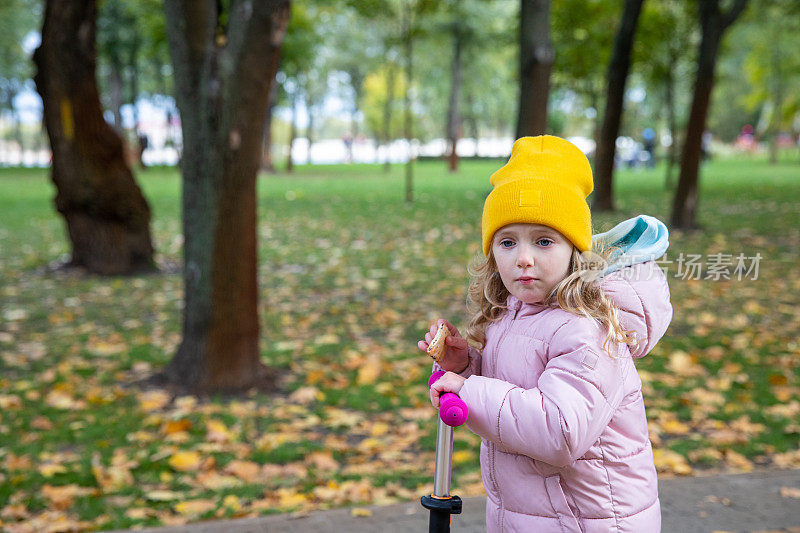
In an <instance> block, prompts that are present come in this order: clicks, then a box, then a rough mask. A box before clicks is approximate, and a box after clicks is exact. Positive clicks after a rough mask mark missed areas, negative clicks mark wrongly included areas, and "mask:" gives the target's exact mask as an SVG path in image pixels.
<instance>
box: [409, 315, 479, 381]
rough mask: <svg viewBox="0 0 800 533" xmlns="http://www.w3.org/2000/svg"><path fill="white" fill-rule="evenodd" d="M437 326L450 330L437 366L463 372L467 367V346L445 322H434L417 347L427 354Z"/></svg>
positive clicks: (451, 326)
mask: <svg viewBox="0 0 800 533" xmlns="http://www.w3.org/2000/svg"><path fill="white" fill-rule="evenodd" d="M439 324H444V325H445V326H447V329H448V330H450V335H448V336H447V337H446V338H445V339H444V354H442V357H441V359H440V360H439V366H441V367H442V369H443V370H448V371H450V372H463V371H464V370H466V369H467V365H469V344H467V340H466V339H464V338H463V337H462V336H461V334H460V333H459V332H458V329H457V328H456V327H455V326H454V325H453V324H451V323H450V322H448V321H447V320H445V319H443V318H440V319H439V320H437V321H436V322H434V323H433V325H432V326H431V329H430V331H429V332H427V333H426V334H425V340H424V341H419V342H418V343H417V346H418V347H419V349H420V350H422V351H423V352H427V351H428V345H429V344H430V342H431V341H432V340H433V337H434V335H436V330H437V329H439Z"/></svg>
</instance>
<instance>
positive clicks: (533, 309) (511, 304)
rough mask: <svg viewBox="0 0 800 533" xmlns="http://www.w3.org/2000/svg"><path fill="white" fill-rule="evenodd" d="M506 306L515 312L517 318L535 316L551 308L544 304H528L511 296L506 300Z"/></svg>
mask: <svg viewBox="0 0 800 533" xmlns="http://www.w3.org/2000/svg"><path fill="white" fill-rule="evenodd" d="M506 305H507V306H508V309H509V310H510V311H514V312H515V313H516V314H517V316H528V315H535V314H537V313H539V312H541V311H544V310H545V309H547V308H549V307H550V306H549V305H547V304H543V303H533V304H526V303H523V302H522V301H521V300H519V299H517V298H516V297H515V296H511V295H510V294H509V295H508V298H506Z"/></svg>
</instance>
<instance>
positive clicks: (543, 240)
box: [539, 239, 553, 248]
mask: <svg viewBox="0 0 800 533" xmlns="http://www.w3.org/2000/svg"><path fill="white" fill-rule="evenodd" d="M539 242H548V243H550V244H552V243H553V241H551V240H550V239H539ZM550 244H546V245H545V248H546V247H548V246H550Z"/></svg>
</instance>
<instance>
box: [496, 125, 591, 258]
mask: <svg viewBox="0 0 800 533" xmlns="http://www.w3.org/2000/svg"><path fill="white" fill-rule="evenodd" d="M490 181H491V183H492V186H494V190H492V192H491V193H490V194H489V196H488V197H487V198H486V202H485V203H484V205H483V220H482V230H483V231H482V232H483V254H484V255H489V249H490V248H491V245H492V238H493V237H494V234H495V232H496V231H497V230H499V229H500V228H502V227H503V226H507V225H508V224H514V223H519V222H527V223H531V224H542V225H545V226H549V227H551V228H553V229H555V230H557V231H559V232H561V234H562V235H564V236H565V237H566V238H567V239H569V240H570V242H572V244H574V245H575V247H576V248H577V249H578V250H579V251H581V252H584V251H587V250H589V249H590V248H591V245H592V215H591V212H590V211H589V205H588V204H587V203H586V197H587V196H589V194H590V193H591V192H592V189H593V184H592V167H590V166H589V160H588V159H586V156H585V155H583V152H581V151H580V150H579V149H578V148H577V147H576V146H575V145H574V144H572V143H570V142H569V141H565V140H564V139H561V138H559V137H553V136H552V135H540V136H538V137H522V138H520V139H517V141H516V142H515V143H514V146H513V147H512V148H511V157H509V159H508V163H506V164H505V165H503V166H502V167H500V169H499V170H497V172H495V173H494V174H492V177H491V178H490Z"/></svg>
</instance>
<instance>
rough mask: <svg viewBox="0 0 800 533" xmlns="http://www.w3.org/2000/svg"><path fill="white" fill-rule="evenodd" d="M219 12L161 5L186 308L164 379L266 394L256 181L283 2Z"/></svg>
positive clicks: (233, 5) (207, 1) (195, 387)
mask: <svg viewBox="0 0 800 533" xmlns="http://www.w3.org/2000/svg"><path fill="white" fill-rule="evenodd" d="M220 5H221V4H217V2H215V1H214V0H203V1H201V0H167V1H166V2H165V14H166V20H167V27H168V28H170V31H169V32H168V35H167V37H168V40H169V47H170V54H171V56H172V62H173V65H174V72H175V94H176V101H177V103H178V109H179V110H180V113H181V118H182V122H181V124H182V129H183V142H184V147H185V150H184V157H183V159H182V161H181V172H182V175H183V198H182V202H183V232H184V256H185V262H184V284H185V299H186V300H185V305H184V313H183V339H182V341H181V344H180V347H179V348H178V352H177V354H176V355H175V357H174V358H173V359H172V361H170V363H169V365H168V366H167V368H166V369H165V376H166V377H167V378H168V380H169V381H171V382H173V383H177V384H179V385H181V386H184V387H186V388H188V389H189V390H192V391H196V392H201V393H205V392H213V391H233V390H242V389H247V388H250V387H253V386H269V385H270V383H269V373H268V372H267V369H266V367H265V366H264V365H263V364H262V363H261V361H260V358H259V347H258V344H259V322H258V306H257V303H258V287H257V279H256V272H257V267H256V256H257V255H256V252H257V248H256V175H257V173H258V169H259V165H260V163H261V140H262V133H263V130H264V127H265V124H266V114H267V108H268V105H269V102H268V100H269V95H270V92H271V86H272V84H273V83H274V79H275V72H276V70H277V68H278V58H279V54H280V46H281V43H282V41H283V37H284V34H285V31H286V26H287V23H288V19H289V2H288V0H283V1H281V0H275V1H263V2H250V1H237V0H232V1H231V2H230V4H229V8H228V11H227V13H220V12H218V6H220ZM222 19H225V20H227V27H226V28H224V29H223V28H222V27H221V23H220V20H222Z"/></svg>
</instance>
